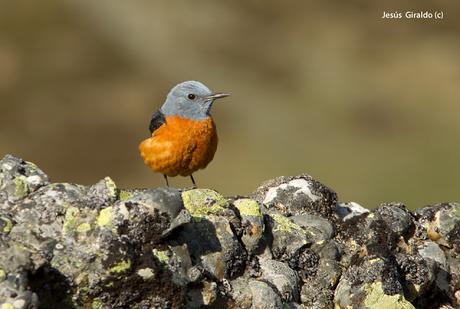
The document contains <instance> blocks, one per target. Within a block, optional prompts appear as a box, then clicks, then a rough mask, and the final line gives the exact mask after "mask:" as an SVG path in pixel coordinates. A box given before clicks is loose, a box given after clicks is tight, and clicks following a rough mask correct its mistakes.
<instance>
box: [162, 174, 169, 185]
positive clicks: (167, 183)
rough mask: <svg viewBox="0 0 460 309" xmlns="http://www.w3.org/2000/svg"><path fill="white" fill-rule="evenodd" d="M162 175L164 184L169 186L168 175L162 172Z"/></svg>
mask: <svg viewBox="0 0 460 309" xmlns="http://www.w3.org/2000/svg"><path fill="white" fill-rule="evenodd" d="M163 177H164V178H165V180H166V186H167V187H169V181H168V176H166V175H165V174H163Z"/></svg>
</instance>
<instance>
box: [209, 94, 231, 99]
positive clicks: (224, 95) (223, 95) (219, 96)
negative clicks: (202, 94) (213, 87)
mask: <svg viewBox="0 0 460 309" xmlns="http://www.w3.org/2000/svg"><path fill="white" fill-rule="evenodd" d="M229 95H230V94H228V93H213V94H211V95H210V96H209V97H208V98H209V99H211V100H216V99H221V98H225V97H228V96H229Z"/></svg>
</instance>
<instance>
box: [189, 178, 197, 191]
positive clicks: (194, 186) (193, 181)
mask: <svg viewBox="0 0 460 309" xmlns="http://www.w3.org/2000/svg"><path fill="white" fill-rule="evenodd" d="M190 178H191V179H192V183H193V189H196V188H198V187H197V186H196V183H195V179H193V175H190Z"/></svg>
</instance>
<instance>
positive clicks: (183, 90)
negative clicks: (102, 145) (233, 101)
mask: <svg viewBox="0 0 460 309" xmlns="http://www.w3.org/2000/svg"><path fill="white" fill-rule="evenodd" d="M227 96H229V94H227V93H213V92H211V90H209V88H208V87H207V86H205V85H204V84H203V83H201V82H198V81H193V80H190V81H185V82H182V83H179V84H177V85H176V86H174V87H173V88H172V89H171V90H170V91H169V93H168V95H167V96H166V100H165V102H164V103H163V105H162V106H161V107H160V108H159V109H158V110H157V111H155V112H154V113H153V115H152V118H151V120H150V125H149V131H150V134H151V136H150V137H149V138H147V139H145V140H143V141H142V142H141V143H140V144H139V152H140V155H141V157H142V159H143V160H144V163H145V164H146V165H147V166H148V167H150V168H151V169H152V170H153V171H155V172H158V173H161V174H163V177H164V179H165V181H166V186H168V187H169V181H168V177H175V176H177V175H180V176H190V179H191V180H192V184H193V188H197V185H196V182H195V179H194V178H193V173H194V172H196V171H197V170H199V169H204V168H205V167H206V166H207V165H208V164H209V162H211V161H212V159H213V158H214V154H215V152H216V150H217V142H218V138H217V131H216V125H215V123H214V120H213V118H212V117H211V114H210V111H211V107H212V106H213V103H214V101H215V100H217V99H221V98H224V97H227Z"/></svg>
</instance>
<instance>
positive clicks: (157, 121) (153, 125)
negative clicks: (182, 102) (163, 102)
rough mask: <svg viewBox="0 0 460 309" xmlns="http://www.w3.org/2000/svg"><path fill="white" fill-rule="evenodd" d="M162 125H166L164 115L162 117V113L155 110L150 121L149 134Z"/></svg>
mask: <svg viewBox="0 0 460 309" xmlns="http://www.w3.org/2000/svg"><path fill="white" fill-rule="evenodd" d="M164 123H166V119H165V115H163V113H162V112H161V111H160V110H157V111H156V112H155V113H153V115H152V120H150V126H149V130H150V133H153V132H154V131H155V130H156V129H158V128H159V127H161V125H163V124H164Z"/></svg>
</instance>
